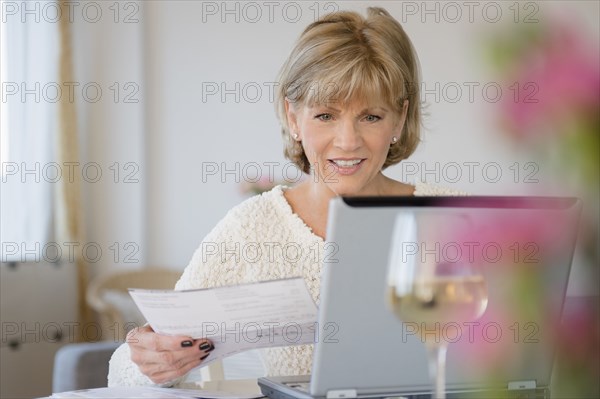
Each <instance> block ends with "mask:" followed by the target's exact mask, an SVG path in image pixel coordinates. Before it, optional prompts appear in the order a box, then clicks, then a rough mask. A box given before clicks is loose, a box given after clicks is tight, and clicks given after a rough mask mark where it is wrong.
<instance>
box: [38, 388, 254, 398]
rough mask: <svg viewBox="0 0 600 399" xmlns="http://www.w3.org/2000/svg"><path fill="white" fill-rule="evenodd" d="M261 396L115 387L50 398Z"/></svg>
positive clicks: (70, 392)
mask: <svg viewBox="0 0 600 399" xmlns="http://www.w3.org/2000/svg"><path fill="white" fill-rule="evenodd" d="M262 396H263V395H261V394H248V395H244V394H239V393H227V392H212V391H206V390H195V389H174V388H154V387H113V388H94V389H81V390H79V391H69V392H61V393H55V394H53V395H52V396H51V397H50V398H104V399H129V398H136V399H141V398H148V399H196V398H206V399H253V398H259V397H262Z"/></svg>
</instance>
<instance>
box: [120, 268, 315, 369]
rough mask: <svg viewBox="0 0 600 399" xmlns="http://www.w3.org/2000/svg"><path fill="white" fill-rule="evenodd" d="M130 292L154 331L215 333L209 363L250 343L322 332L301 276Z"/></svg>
mask: <svg viewBox="0 0 600 399" xmlns="http://www.w3.org/2000/svg"><path fill="white" fill-rule="evenodd" d="M129 293H130V294H131V296H132V297H133V300H134V301H135V303H136V305H137V306H138V308H139V309H140V311H141V312H142V314H143V315H144V317H145V318H146V320H147V321H148V323H149V324H150V326H151V327H152V329H153V330H154V331H155V332H157V333H160V334H167V335H186V336H190V337H192V338H194V339H197V338H208V339H210V340H211V341H212V343H213V344H214V346H215V349H214V350H213V351H212V352H211V355H210V356H209V357H208V358H207V359H206V360H205V361H204V363H203V364H205V365H206V364H208V363H210V362H212V361H215V360H218V359H222V358H223V357H226V356H230V355H233V354H235V353H238V352H241V351H245V350H248V349H255V348H266V347H275V346H288V345H301V344H310V343H314V342H315V339H316V337H318V335H317V334H318V328H317V307H316V305H315V303H314V301H313V299H312V297H311V296H310V293H309V292H308V289H307V288H306V284H305V283H304V279H303V278H301V277H298V278H289V279H283V280H272V281H265V282H259V283H252V284H243V285H236V286H229V287H218V288H211V289H200V290H188V291H171V290H142V289H130V290H129Z"/></svg>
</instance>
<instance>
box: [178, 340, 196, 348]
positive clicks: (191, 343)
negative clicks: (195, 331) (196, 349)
mask: <svg viewBox="0 0 600 399" xmlns="http://www.w3.org/2000/svg"><path fill="white" fill-rule="evenodd" d="M192 345H194V343H193V342H192V341H182V342H181V347H182V348H188V347H190V346H192Z"/></svg>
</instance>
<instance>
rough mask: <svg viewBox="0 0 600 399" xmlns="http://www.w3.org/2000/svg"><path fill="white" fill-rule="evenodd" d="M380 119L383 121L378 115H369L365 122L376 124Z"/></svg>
mask: <svg viewBox="0 0 600 399" xmlns="http://www.w3.org/2000/svg"><path fill="white" fill-rule="evenodd" d="M380 119H381V117H379V116H377V115H367V116H365V120H366V121H367V122H376V121H378V120H380Z"/></svg>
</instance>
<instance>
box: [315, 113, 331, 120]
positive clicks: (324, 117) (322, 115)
mask: <svg viewBox="0 0 600 399" xmlns="http://www.w3.org/2000/svg"><path fill="white" fill-rule="evenodd" d="M315 118H316V119H320V120H322V121H330V120H331V119H332V118H333V116H331V114H319V115H317V116H315Z"/></svg>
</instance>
